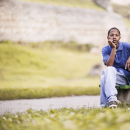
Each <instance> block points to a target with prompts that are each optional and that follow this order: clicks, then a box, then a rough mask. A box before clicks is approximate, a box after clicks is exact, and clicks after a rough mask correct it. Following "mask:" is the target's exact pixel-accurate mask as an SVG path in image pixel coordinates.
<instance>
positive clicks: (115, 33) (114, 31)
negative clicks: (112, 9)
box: [107, 29, 121, 48]
mask: <svg viewBox="0 0 130 130" xmlns="http://www.w3.org/2000/svg"><path fill="white" fill-rule="evenodd" d="M120 38H121V37H120V34H119V31H118V30H117V29H112V30H111V31H110V33H109V36H108V37H107V39H111V40H112V42H113V43H114V44H115V45H116V48H118V46H119V40H120Z"/></svg>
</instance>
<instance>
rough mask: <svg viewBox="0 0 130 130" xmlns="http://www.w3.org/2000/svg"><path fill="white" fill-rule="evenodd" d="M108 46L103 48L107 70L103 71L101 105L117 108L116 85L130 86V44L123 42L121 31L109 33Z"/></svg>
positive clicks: (114, 30) (112, 30)
mask: <svg viewBox="0 0 130 130" xmlns="http://www.w3.org/2000/svg"><path fill="white" fill-rule="evenodd" d="M107 39H108V44H109V45H107V46H105V47H103V48H102V56H103V62H104V64H105V65H106V66H107V68H106V69H105V70H104V71H103V73H102V76H101V80H100V84H101V94H100V105H101V106H103V107H106V106H107V105H108V106H109V107H110V108H113V107H117V97H116V95H117V89H116V88H115V86H116V85H127V84H130V44H129V43H126V42H121V41H120V39H121V34H120V31H119V29H117V28H115V27H114V28H111V29H110V30H109V31H108V36H107Z"/></svg>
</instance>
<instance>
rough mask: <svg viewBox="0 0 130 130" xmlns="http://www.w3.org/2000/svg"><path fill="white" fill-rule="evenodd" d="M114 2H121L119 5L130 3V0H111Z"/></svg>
mask: <svg viewBox="0 0 130 130" xmlns="http://www.w3.org/2000/svg"><path fill="white" fill-rule="evenodd" d="M111 2H112V3H115V4H119V5H129V6H130V0H111Z"/></svg>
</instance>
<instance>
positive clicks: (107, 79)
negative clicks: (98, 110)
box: [100, 67, 128, 107]
mask: <svg viewBox="0 0 130 130" xmlns="http://www.w3.org/2000/svg"><path fill="white" fill-rule="evenodd" d="M100 84H101V94H100V95H101V96H100V98H101V99H100V101H101V103H100V105H101V106H104V107H106V103H107V102H111V101H116V100H117V98H116V95H117V90H116V88H115V86H118V85H126V84H128V81H127V78H126V76H125V74H124V72H123V71H122V70H121V69H120V70H119V69H118V72H117V70H116V68H114V67H107V68H106V69H105V70H104V71H103V74H102V76H101V80H100ZM110 89H111V90H110Z"/></svg>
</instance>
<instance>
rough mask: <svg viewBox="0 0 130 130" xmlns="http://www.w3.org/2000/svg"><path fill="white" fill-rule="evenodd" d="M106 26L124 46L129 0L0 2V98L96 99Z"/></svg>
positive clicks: (129, 27) (129, 30) (129, 26)
mask: <svg viewBox="0 0 130 130" xmlns="http://www.w3.org/2000/svg"><path fill="white" fill-rule="evenodd" d="M112 27H117V28H119V30H120V31H121V37H122V38H121V41H124V42H130V0H125V2H124V1H123V0H0V99H1V100H6V99H21V98H42V97H52V96H67V95H84V94H87V95H96V94H99V93H100V89H99V88H98V86H99V83H100V76H101V73H102V70H103V69H104V68H105V66H104V65H103V63H102V56H101V49H102V47H103V46H106V45H107V32H108V30H109V29H110V28H112Z"/></svg>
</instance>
